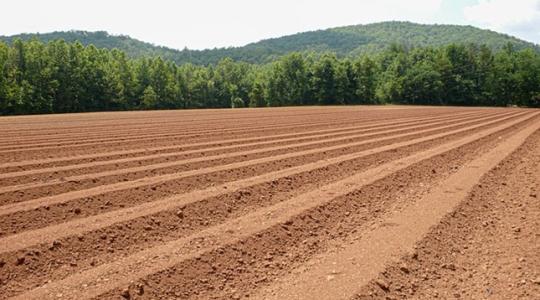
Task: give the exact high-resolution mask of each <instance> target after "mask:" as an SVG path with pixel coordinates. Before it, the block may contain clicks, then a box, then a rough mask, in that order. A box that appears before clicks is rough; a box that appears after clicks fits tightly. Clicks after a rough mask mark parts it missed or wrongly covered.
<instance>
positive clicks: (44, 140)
mask: <svg viewBox="0 0 540 300" xmlns="http://www.w3.org/2000/svg"><path fill="white" fill-rule="evenodd" d="M475 112H476V113H478V112H480V111H475ZM475 112H465V113H463V112H462V113H459V114H463V115H466V114H473V113H475ZM452 115H455V114H452ZM285 120H287V119H285ZM330 120H332V121H333V122H330ZM330 120H328V121H327V122H325V123H321V125H323V124H329V125H332V124H335V123H337V122H336V121H335V120H334V119H330ZM345 120H347V119H340V122H343V121H345ZM349 120H350V121H353V120H355V121H356V120H366V121H369V119H367V118H366V117H364V118H354V119H349ZM243 121H244V120H243ZM272 121H273V122H272V124H276V125H273V126H275V127H276V128H280V127H283V125H284V124H283V121H281V120H275V119H273V120H272ZM318 122H320V120H318ZM277 124H279V125H277ZM313 124H318V123H317V122H313ZM226 125H227V124H224V126H226ZM246 125H252V123H250V122H246V123H245V124H238V122H235V124H234V128H227V127H223V128H219V126H216V124H209V125H206V126H205V127H203V128H200V127H197V128H196V131H194V130H190V128H186V127H175V126H174V125H171V124H168V125H167V127H166V128H163V127H162V126H161V127H156V128H154V129H153V128H144V127H143V128H141V129H138V130H137V129H136V128H130V129H129V130H125V131H120V132H119V131H114V130H111V131H109V130H108V131H106V132H102V133H81V132H78V133H76V134H74V135H70V136H65V137H64V136H60V135H54V136H50V137H42V136H40V138H39V139H32V140H31V141H29V139H28V138H25V137H21V138H18V139H14V138H9V139H5V140H0V143H2V147H1V148H0V149H11V148H14V147H20V148H22V147H30V146H47V145H54V146H60V145H72V144H77V143H81V142H93V141H96V142H100V141H102V142H106V141H114V140H119V141H124V140H126V139H130V138H131V139H133V138H137V137H139V138H142V137H149V136H164V137H167V136H174V134H173V133H176V134H178V132H179V131H180V132H186V131H188V132H189V133H190V134H195V133H197V132H208V131H210V132H214V131H219V132H222V131H224V130H238V129H242V130H253V129H257V128H259V129H260V128H261V126H260V123H259V124H258V126H248V127H246ZM295 125H306V124H305V121H304V122H296V123H291V124H287V125H286V126H295ZM266 126H268V127H262V129H272V128H273V127H270V126H272V125H270V124H269V125H266ZM150 130H154V131H153V132H152V131H150ZM40 142H41V143H40Z"/></svg>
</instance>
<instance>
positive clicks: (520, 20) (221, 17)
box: [0, 0, 540, 49]
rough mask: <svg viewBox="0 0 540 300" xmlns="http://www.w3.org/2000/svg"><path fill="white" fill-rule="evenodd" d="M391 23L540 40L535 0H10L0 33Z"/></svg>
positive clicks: (270, 29) (204, 38) (254, 31)
mask: <svg viewBox="0 0 540 300" xmlns="http://www.w3.org/2000/svg"><path fill="white" fill-rule="evenodd" d="M391 20H400V21H411V22H417V23H425V24H434V23H437V24H460V25H464V24H467V25H473V26H477V27H480V28H485V29H491V30H495V31H498V32H503V33H507V34H510V35H514V36H517V37H519V38H521V39H524V40H527V41H531V42H535V43H537V44H540V0H377V1H373V0H330V1H328V0H326V1H323V0H264V1H263V0H182V1H175V0H152V1H142V0H92V1H83V0H78V1H77V0H47V1H44V0H17V1H11V0H9V1H5V2H4V3H2V11H1V12H0V35H12V34H17V33H25V32H26V33H28V32H32V33H33V32H42V33H44V32H51V31H63V30H88V31H97V30H105V31H108V32H109V33H112V34H125V35H129V36H131V37H133V38H136V39H139V40H142V41H145V42H150V43H153V44H156V45H162V46H168V47H171V48H177V49H182V48H184V47H187V48H190V49H205V48H214V47H228V46H242V45H245V44H247V43H250V42H256V41H259V40H261V39H265V38H271V37H280V36H283V35H288V34H294V33H297V32H303V31H308V30H317V29H325V28H330V27H336V26H343V25H355V24H367V23H373V22H380V21H391Z"/></svg>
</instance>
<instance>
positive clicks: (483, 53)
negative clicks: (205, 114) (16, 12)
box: [0, 40, 540, 115]
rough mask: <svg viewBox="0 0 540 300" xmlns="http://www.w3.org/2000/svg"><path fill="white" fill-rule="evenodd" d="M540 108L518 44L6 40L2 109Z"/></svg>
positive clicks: (528, 59) (539, 87)
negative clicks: (176, 52) (112, 45)
mask: <svg viewBox="0 0 540 300" xmlns="http://www.w3.org/2000/svg"><path fill="white" fill-rule="evenodd" d="M386 103H395V104H422V105H482V106H506V105H518V106H529V107H539V106H540V54H539V53H538V52H536V51H535V50H533V49H524V50H520V51H516V50H515V49H514V48H513V47H512V45H511V44H508V45H507V46H505V47H504V48H503V49H501V50H498V51H492V50H491V49H490V48H489V47H487V46H478V45H474V44H469V45H459V44H450V45H447V46H443V47H425V48H411V49H408V48H405V47H403V46H399V45H394V46H392V47H390V48H389V49H387V50H385V51H383V52H381V53H378V54H371V55H363V56H359V57H356V58H338V57H337V56H336V55H335V54H332V53H323V54H316V53H311V54H306V53H297V52H295V53H290V54H288V55H285V56H283V57H281V58H279V59H277V60H276V61H275V62H272V63H268V64H263V65H258V64H249V63H245V62H235V61H233V60H232V59H230V58H225V59H222V60H221V61H219V63H217V64H215V65H208V66H199V65H193V64H182V65H177V64H175V63H173V62H171V61H167V60H163V59H162V58H160V57H155V58H139V59H129V58H128V57H127V55H126V54H125V53H124V52H122V51H119V50H117V49H113V50H106V49H98V48H96V47H95V46H93V45H89V46H83V45H82V44H81V43H78V42H74V43H67V42H64V41H63V40H55V41H51V42H48V43H42V42H40V41H38V40H30V41H22V40H15V41H14V42H13V43H11V44H9V45H8V44H6V43H2V42H0V114H4V115H8V114H33V113H64V112H85V111H107V110H133V109H176V108H224V107H244V106H246V107H247V106H249V107H264V106H286V105H287V106H289V105H340V104H386Z"/></svg>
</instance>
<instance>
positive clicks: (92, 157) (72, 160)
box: [0, 116, 447, 172]
mask: <svg viewBox="0 0 540 300" xmlns="http://www.w3.org/2000/svg"><path fill="white" fill-rule="evenodd" d="M444 117H447V116H444ZM438 118H442V117H428V118H426V117H424V118H422V117H415V118H403V119H399V121H397V120H395V121H393V122H395V124H402V123H405V122H412V121H414V120H422V119H426V120H430V119H438ZM379 121H380V120H378V121H377V122H376V123H371V122H370V123H368V124H365V126H369V127H367V128H370V127H372V126H373V127H374V128H376V127H377V126H379V125H378V124H380V125H383V124H388V121H383V122H381V123H380V122H379ZM370 124H371V125H370ZM336 125H337V126H344V125H345V126H347V123H336ZM357 126H358V125H357ZM353 127H354V126H353ZM323 130H324V129H323ZM326 130H339V127H337V128H331V129H326ZM295 131H297V128H295ZM319 131H321V129H319V130H312V131H307V132H302V131H300V132H295V133H290V130H289V131H288V132H287V133H284V134H275V133H273V134H271V135H267V134H263V135H262V136H261V135H257V136H255V137H246V138H233V139H222V140H218V141H215V140H214V141H209V142H199V143H195V144H183V145H174V146H163V147H150V148H144V149H142V150H136V149H135V150H133V149H132V150H125V151H116V152H109V151H105V153H99V154H95V153H94V154H89V155H81V156H75V157H60V158H46V159H40V160H29V161H18V162H10V163H3V164H0V168H1V169H3V170H5V171H6V172H11V171H10V170H9V168H13V171H16V170H20V168H21V167H31V168H36V167H40V166H41V165H47V164H52V163H63V162H69V163H78V162H79V161H81V160H91V161H95V160H97V159H99V160H104V159H107V158H114V157H117V156H118V157H119V156H125V155H131V154H143V153H151V152H156V153H157V152H163V151H166V150H173V151H174V150H178V149H183V148H184V147H194V148H195V147H201V148H202V149H203V148H204V147H205V146H211V145H214V146H215V145H222V144H228V143H236V142H244V141H259V140H261V141H262V140H266V139H270V138H276V137H278V138H279V137H291V136H298V135H302V134H311V133H317V132H319Z"/></svg>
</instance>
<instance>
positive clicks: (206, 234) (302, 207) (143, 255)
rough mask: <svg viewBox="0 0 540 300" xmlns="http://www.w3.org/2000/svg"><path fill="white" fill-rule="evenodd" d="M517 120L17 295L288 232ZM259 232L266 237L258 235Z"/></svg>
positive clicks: (135, 274)
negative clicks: (304, 218) (320, 210)
mask: <svg viewBox="0 0 540 300" xmlns="http://www.w3.org/2000/svg"><path fill="white" fill-rule="evenodd" d="M526 119H527V118H522V119H520V120H521V121H525V120H526ZM518 123H519V122H512V123H511V124H510V125H508V124H506V125H500V126H496V127H492V128H490V129H486V130H484V131H481V132H479V133H474V134H472V135H471V136H467V137H465V138H461V139H459V140H457V141H452V142H449V143H446V144H443V145H441V146H438V147H435V148H432V149H430V150H426V151H423V152H419V153H417V154H413V155H411V156H408V157H406V158H402V159H399V160H396V161H392V162H390V163H385V164H382V165H380V166H378V167H376V168H373V169H369V170H367V171H365V172H361V173H359V174H356V175H353V176H351V177H348V178H347V179H343V180H340V181H338V182H335V183H332V184H330V185H328V186H325V187H323V188H321V189H319V190H317V191H313V192H309V193H306V194H303V195H301V196H298V197H295V198H293V199H290V200H289V201H286V202H282V203H279V204H277V205H273V206H271V207H267V208H264V209H261V210H258V211H256V212H254V213H251V214H248V215H246V216H244V217H242V218H240V219H235V220H231V221H229V222H227V223H224V224H222V225H218V226H216V227H212V228H209V229H206V230H204V231H201V232H199V233H197V234H195V235H193V236H190V237H187V238H185V239H180V240H177V241H173V242H168V243H166V244H163V245H161V246H159V247H155V248H151V249H147V250H144V251H141V252H139V253H135V254H132V255H130V256H128V257H126V258H123V259H119V260H117V261H114V262H112V263H110V264H105V265H101V266H98V267H96V268H93V269H91V270H88V271H85V272H82V273H78V274H76V275H73V276H70V277H68V278H66V279H65V280H61V281H58V282H52V283H50V284H47V285H45V286H43V287H41V288H38V289H35V290H33V291H30V292H28V293H25V294H22V295H21V296H20V297H21V298H27V299H28V298H34V297H47V296H54V297H56V296H57V295H58V294H59V293H60V294H62V295H63V296H64V297H75V296H77V297H78V296H81V297H91V296H98V295H100V294H101V293H104V292H106V291H108V290H111V289H114V288H118V287H119V286H120V287H121V286H127V285H129V284H130V281H132V280H135V279H138V278H141V277H145V276H148V275H151V274H154V273H156V272H160V271H162V270H166V269H168V268H170V267H173V266H175V265H177V264H180V263H182V262H185V261H187V260H189V259H191V258H194V259H195V258H196V257H197V256H200V255H201V254H203V253H209V252H210V251H214V250H215V251H216V253H214V255H219V253H217V252H219V248H221V246H225V245H231V244H235V245H240V243H241V242H242V241H243V240H245V239H247V238H255V234H257V233H261V234H262V233H263V232H265V231H268V230H270V229H272V230H270V232H286V231H287V232H290V231H293V232H294V231H295V228H294V227H295V226H294V225H293V226H291V224H290V223H288V220H289V219H291V218H293V217H294V216H297V215H298V214H301V213H303V212H305V211H306V210H308V209H309V208H315V207H317V206H320V205H323V204H325V203H328V202H329V201H332V200H333V199H335V198H336V197H338V196H340V195H345V194H347V193H349V192H353V191H355V190H357V189H358V188H359V187H361V186H364V185H366V184H369V183H373V182H375V181H376V180H379V179H382V178H384V177H386V176H389V175H391V174H393V173H395V172H397V171H399V170H404V169H406V168H408V167H409V166H411V165H413V164H415V163H419V162H421V161H423V160H426V159H428V158H430V157H433V156H436V155H441V154H443V153H445V152H448V151H451V150H453V149H455V148H457V147H461V146H463V145H466V144H468V143H471V142H474V141H476V140H478V139H480V138H482V137H486V136H488V135H492V134H495V133H497V132H498V131H500V130H504V129H505V128H508V127H510V126H513V125H516V124H518ZM295 220H296V219H295ZM283 225H285V227H289V229H287V228H283ZM291 227H292V229H291ZM239 228H241V229H239ZM263 237H267V236H266V235H263ZM231 247H233V246H227V250H230V249H232V248H231ZM203 263H204V262H203ZM209 271H211V270H209ZM181 273H182V272H181ZM103 278H107V279H108V280H107V281H103V280H101V279H103ZM98 279H99V280H98ZM179 284H181V283H179ZM203 284H204V282H203ZM74 293H77V294H74ZM115 294H116V291H115ZM104 296H105V297H107V296H110V295H108V294H105V295H104Z"/></svg>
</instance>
